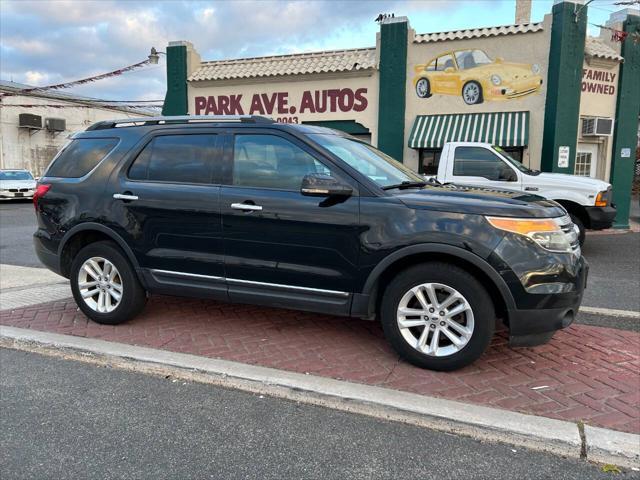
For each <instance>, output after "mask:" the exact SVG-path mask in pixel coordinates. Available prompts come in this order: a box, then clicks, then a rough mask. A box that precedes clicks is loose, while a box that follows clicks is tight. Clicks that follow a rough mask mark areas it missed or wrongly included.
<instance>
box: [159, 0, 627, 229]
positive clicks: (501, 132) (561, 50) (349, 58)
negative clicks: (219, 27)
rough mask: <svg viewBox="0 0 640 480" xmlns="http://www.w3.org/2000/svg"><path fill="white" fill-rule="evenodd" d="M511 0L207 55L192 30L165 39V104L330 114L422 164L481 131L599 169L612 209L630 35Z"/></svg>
mask: <svg viewBox="0 0 640 480" xmlns="http://www.w3.org/2000/svg"><path fill="white" fill-rule="evenodd" d="M517 7H518V9H517V11H516V14H517V19H518V22H517V23H515V24H514V25H506V26H497V27H483V28H475V29H466V30H457V31H449V32H432V33H419V32H416V31H414V30H413V29H412V28H411V26H410V24H409V20H408V19H407V18H406V17H393V18H386V19H383V20H382V21H381V23H380V32H379V33H378V34H377V35H376V39H375V46H372V47H371V48H360V49H344V50H336V51H324V52H310V53H302V54H293V55H278V56H268V57H258V58H240V59H227V60H215V61H206V60H202V59H201V58H200V55H199V54H198V53H197V50H196V47H195V46H194V45H193V44H192V43H190V42H188V41H179V42H172V43H171V44H170V45H169V46H168V48H167V95H166V98H165V104H164V108H163V113H165V114H169V115H178V114H186V113H189V114H198V115H202V114H204V115H209V114H253V115H265V116H269V117H272V118H274V119H275V120H276V121H278V122H288V123H311V124H316V125H323V126H328V127H333V128H337V129H340V130H343V131H346V132H348V133H350V134H352V135H356V136H359V137H360V138H362V139H364V140H366V141H369V142H371V143H372V144H374V145H376V146H378V148H380V149H381V150H383V151H384V152H386V153H388V154H389V155H391V156H392V157H395V158H396V159H398V160H400V161H402V162H404V163H405V164H406V165H408V166H409V167H410V168H412V169H414V170H416V171H419V172H421V173H432V172H434V171H435V170H436V169H437V165H438V161H439V155H440V152H441V150H442V147H443V145H444V143H446V142H447V141H477V142H491V143H493V144H495V145H499V146H501V147H502V148H504V149H505V150H507V151H508V152H509V153H510V154H511V155H512V156H513V157H514V158H516V159H518V160H519V161H521V162H522V163H523V164H524V165H526V166H528V167H529V168H532V169H540V170H543V171H552V172H558V173H569V174H574V175H586V176H591V177H594V178H600V179H603V180H605V181H610V182H611V183H613V184H614V189H613V190H614V197H617V198H616V203H618V205H619V207H618V209H619V211H621V210H620V205H623V204H624V205H626V206H627V207H628V202H629V192H630V188H631V187H630V182H629V184H628V185H627V182H626V180H625V179H626V178H627V177H628V176H629V172H632V171H633V167H632V166H630V165H628V163H629V162H630V161H631V159H630V155H629V149H630V148H631V147H633V148H635V138H636V137H635V132H636V131H637V124H636V119H637V116H638V113H637V111H635V113H633V110H634V109H635V108H636V107H635V104H636V103H637V98H636V97H640V96H638V95H636V94H635V93H634V91H635V90H638V89H637V85H638V83H639V79H637V78H636V76H637V72H638V71H639V69H638V67H637V66H636V65H635V64H636V63H638V60H637V59H638V55H640V53H638V47H637V46H636V43H635V42H634V41H633V40H632V39H631V38H632V37H631V35H630V36H629V38H628V39H627V40H626V41H624V42H612V41H611V40H610V36H611V32H610V31H609V30H604V29H603V32H602V34H601V36H600V37H599V38H591V37H588V36H587V35H586V31H587V12H588V5H586V4H584V2H583V1H582V0H557V1H556V2H555V3H554V5H553V8H552V11H551V12H550V13H549V14H547V15H545V17H544V18H543V20H542V21H541V22H535V23H532V22H530V21H529V12H530V2H527V1H526V0H519V1H518V2H517ZM639 19H640V17H638V15H637V11H636V10H631V9H626V10H623V11H621V12H617V13H616V14H614V15H612V17H611V19H610V21H609V22H608V23H607V26H608V27H611V28H615V29H617V30H623V29H624V30H625V31H627V32H628V33H630V34H634V32H636V30H635V29H636V28H638V27H637V25H638V23H639ZM634 38H635V37H634ZM372 40H373V39H372ZM372 44H373V41H372ZM625 52H626V53H625ZM623 57H624V58H623ZM627 57H628V58H627ZM625 65H629V67H627V68H626V72H627V73H626V75H623V69H624V67H623V66H625ZM623 78H624V80H623ZM634 85H635V86H636V88H635V89H634V88H633V86H634ZM622 96H624V97H625V101H624V102H622V103H620V102H621V97H622ZM627 100H628V102H627ZM619 105H623V106H625V109H628V111H631V112H632V114H631V115H629V114H628V113H627V114H626V115H623V113H621V112H618V111H617V109H619V108H620V107H619ZM621 115H623V117H620V116H621ZM629 118H631V120H629ZM616 132H618V133H616ZM629 132H632V133H633V138H632V140H633V145H632V146H631V147H629V146H628V145H627V144H629V143H630V141H631V140H630V139H631V133H629ZM616 162H617V168H614V164H615V163H616ZM631 175H632V173H631ZM627 207H625V208H627ZM625 211H627V212H628V210H625ZM624 215H626V213H625V214H624ZM625 218H626V217H625ZM625 222H626V220H622V221H621V222H619V223H620V224H621V225H624V224H626V223H625Z"/></svg>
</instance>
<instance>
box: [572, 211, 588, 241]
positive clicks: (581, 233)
mask: <svg viewBox="0 0 640 480" xmlns="http://www.w3.org/2000/svg"><path fill="white" fill-rule="evenodd" d="M569 216H570V217H571V221H572V222H573V224H574V225H575V226H576V227H577V228H578V241H579V242H580V246H581V247H582V246H583V245H584V241H585V239H586V238H587V230H586V229H585V228H584V223H582V220H580V218H579V217H578V216H577V215H574V214H573V213H570V214H569Z"/></svg>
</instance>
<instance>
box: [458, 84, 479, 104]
mask: <svg viewBox="0 0 640 480" xmlns="http://www.w3.org/2000/svg"><path fill="white" fill-rule="evenodd" d="M462 99H463V100H464V103H466V104H467V105H477V104H479V103H482V102H483V101H484V98H483V96H482V86H481V85H480V84H479V83H478V82H476V81H474V80H472V81H470V82H467V83H465V84H464V87H462Z"/></svg>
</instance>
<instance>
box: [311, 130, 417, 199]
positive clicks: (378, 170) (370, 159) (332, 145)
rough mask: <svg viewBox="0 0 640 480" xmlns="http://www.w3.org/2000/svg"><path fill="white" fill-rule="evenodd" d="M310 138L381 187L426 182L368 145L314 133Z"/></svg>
mask: <svg viewBox="0 0 640 480" xmlns="http://www.w3.org/2000/svg"><path fill="white" fill-rule="evenodd" d="M308 137H309V138H311V139H312V140H314V141H315V142H317V143H319V144H320V145H321V146H322V147H324V148H326V149H327V150H329V151H330V152H331V153H333V154H334V155H335V156H337V157H338V158H340V159H341V160H343V161H344V162H345V163H348V164H349V165H350V166H351V167H353V168H355V169H356V170H358V171H359V172H360V173H362V174H363V175H366V176H367V177H369V178H370V179H371V180H373V181H374V182H376V183H377V184H378V185H380V186H381V187H388V186H390V185H397V184H401V183H403V182H422V183H423V182H424V178H422V177H421V176H419V175H417V174H416V173H414V172H413V171H412V170H409V169H408V168H407V167H405V166H404V165H403V164H401V163H400V162H397V161H396V160H394V159H393V158H391V157H390V156H389V155H386V154H384V153H382V152H381V151H380V150H378V149H376V148H374V147H372V146H371V145H368V144H366V143H362V142H359V141H357V140H354V139H352V138H346V137H340V136H338V135H332V134H324V133H313V134H309V135H308Z"/></svg>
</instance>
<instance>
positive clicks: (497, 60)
mask: <svg viewBox="0 0 640 480" xmlns="http://www.w3.org/2000/svg"><path fill="white" fill-rule="evenodd" d="M502 62H504V58H502V57H496V62H495V63H502Z"/></svg>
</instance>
